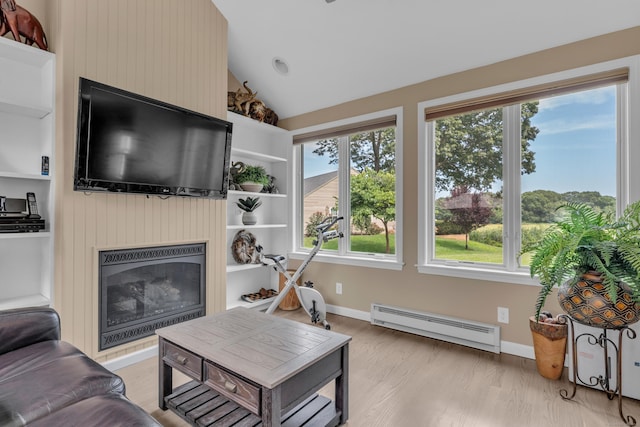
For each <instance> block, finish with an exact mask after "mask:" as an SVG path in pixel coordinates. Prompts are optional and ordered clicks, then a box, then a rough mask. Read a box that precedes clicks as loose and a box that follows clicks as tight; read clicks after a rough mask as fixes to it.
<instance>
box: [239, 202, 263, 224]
mask: <svg viewBox="0 0 640 427" xmlns="http://www.w3.org/2000/svg"><path fill="white" fill-rule="evenodd" d="M236 205H237V206H238V207H239V208H240V209H242V210H243V211H244V212H243V213H242V223H243V224H244V225H254V224H255V223H257V222H258V219H257V217H256V214H255V213H254V212H253V211H255V210H256V209H258V207H260V205H262V202H261V201H260V197H247V198H246V199H238V201H237V202H236Z"/></svg>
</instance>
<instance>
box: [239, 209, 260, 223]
mask: <svg viewBox="0 0 640 427" xmlns="http://www.w3.org/2000/svg"><path fill="white" fill-rule="evenodd" d="M257 222H258V217H257V216H256V214H255V213H254V212H243V213H242V224H244V225H255V224H256V223H257Z"/></svg>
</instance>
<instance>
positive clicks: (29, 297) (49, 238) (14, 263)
mask: <svg viewBox="0 0 640 427" xmlns="http://www.w3.org/2000/svg"><path fill="white" fill-rule="evenodd" d="M0 69H2V75H0V129H2V137H1V138H0V196H4V197H8V198H19V199H24V198H25V196H26V193H27V192H33V193H35V195H36V200H37V203H38V212H39V214H40V215H41V217H42V219H44V220H45V230H44V231H40V232H28V233H25V232H2V233H0V271H1V272H2V283H1V284H0V309H9V308H18V307H26V306H46V305H50V304H51V302H52V296H53V247H54V244H53V237H54V236H53V230H54V226H53V224H54V208H53V204H54V177H55V161H54V160H55V159H54V154H55V149H54V144H55V136H54V135H55V133H54V124H55V120H54V106H55V78H54V72H55V55H54V54H52V53H50V52H46V51H43V50H40V49H37V48H35V47H32V46H27V45H25V44H23V43H17V42H15V41H13V40H10V39H7V38H0ZM42 156H48V157H49V175H42V174H41V164H42Z"/></svg>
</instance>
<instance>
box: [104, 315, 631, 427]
mask: <svg viewBox="0 0 640 427" xmlns="http://www.w3.org/2000/svg"><path fill="white" fill-rule="evenodd" d="M275 314H276V315H279V316H283V317H286V318H290V319H294V320H298V321H301V322H308V317H307V316H306V315H305V313H304V312H303V310H302V309H298V310H295V311H289V312H286V311H281V310H277V311H276V313H275ZM328 320H329V321H330V322H331V326H332V330H334V331H336V332H340V333H343V334H347V335H350V336H352V337H353V341H352V342H351V344H350V348H349V353H350V363H351V365H350V373H349V388H350V391H349V399H350V404H349V421H348V423H347V425H348V426H351V427H365V426H366V427H374V426H380V427H383V426H384V427H386V426H389V427H418V426H425V427H426V426H433V427H440V426H452V427H463V426H464V427H503V426H504V427H527V426H532V427H534V426H535V427H556V426H558V427H574V426H575V427H578V426H582V427H600V426H602V427H605V426H606V427H614V426H615V427H618V426H623V425H624V423H623V421H622V419H621V418H620V417H619V415H618V407H617V400H613V401H610V400H608V399H607V397H606V395H605V394H604V393H602V392H600V391H596V390H592V389H589V388H586V387H578V391H577V393H576V397H575V399H574V400H573V401H564V400H562V398H560V396H559V394H558V392H559V390H560V389H562V388H570V387H571V383H569V382H568V381H567V380H566V369H565V378H563V379H561V380H560V381H551V380H547V379H545V378H542V377H541V376H540V375H538V373H537V371H536V367H535V361H533V360H529V359H523V358H520V357H516V356H511V355H506V354H501V355H496V354H493V353H488V352H484V351H480V350H475V349H470V348H467V347H463V346H458V345H455V344H449V343H445V342H441V341H437V340H432V339H429V338H424V337H420V336H416V335H412V334H407V333H403V332H398V331H393V330H390V329H386V328H382V327H378V326H373V325H371V324H370V323H368V322H364V321H361V320H356V319H351V318H348V317H343V316H336V315H331V314H329V315H328ZM157 366H158V365H157V360H156V359H155V358H153V359H148V360H145V361H143V362H140V363H137V364H135V365H132V366H129V367H126V368H123V369H120V370H118V371H117V373H118V374H119V375H121V376H122V377H123V378H124V381H125V384H126V387H127V396H128V397H129V398H130V399H131V400H133V401H134V402H136V403H137V404H138V405H140V406H141V407H142V408H144V409H145V410H146V411H147V412H149V413H150V414H151V415H152V416H153V417H155V418H156V419H157V420H158V421H159V422H161V423H162V424H163V425H165V426H167V427H169V426H176V427H179V426H186V425H187V423H185V422H184V421H182V419H180V418H179V417H178V416H177V415H175V414H173V413H172V412H171V411H169V410H167V411H161V410H160V409H159V408H158V394H157V390H158V373H157ZM186 380H187V379H186V377H184V376H182V375H180V374H177V373H175V371H174V386H175V385H177V384H178V383H182V382H185V381H186ZM321 394H323V395H325V396H328V397H332V396H333V384H330V385H328V386H326V387H324V388H323V389H322V391H321ZM623 411H624V413H625V415H631V416H633V417H635V418H636V419H637V420H638V421H639V422H640V402H639V401H637V400H634V399H628V398H624V399H623Z"/></svg>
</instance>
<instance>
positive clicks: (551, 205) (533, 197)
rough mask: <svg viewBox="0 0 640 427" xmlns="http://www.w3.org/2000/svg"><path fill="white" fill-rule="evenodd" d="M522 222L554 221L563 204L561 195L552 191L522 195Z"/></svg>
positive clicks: (539, 191)
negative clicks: (559, 207) (558, 209)
mask: <svg viewBox="0 0 640 427" xmlns="http://www.w3.org/2000/svg"><path fill="white" fill-rule="evenodd" d="M520 203H521V206H522V214H521V215H522V221H523V222H530V223H549V222H551V221H553V220H554V218H555V215H556V209H557V208H558V206H560V205H561V204H562V197H561V196H560V194H558V193H556V192H555V191H551V190H535V191H527V192H525V193H522V196H521V197H520Z"/></svg>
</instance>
